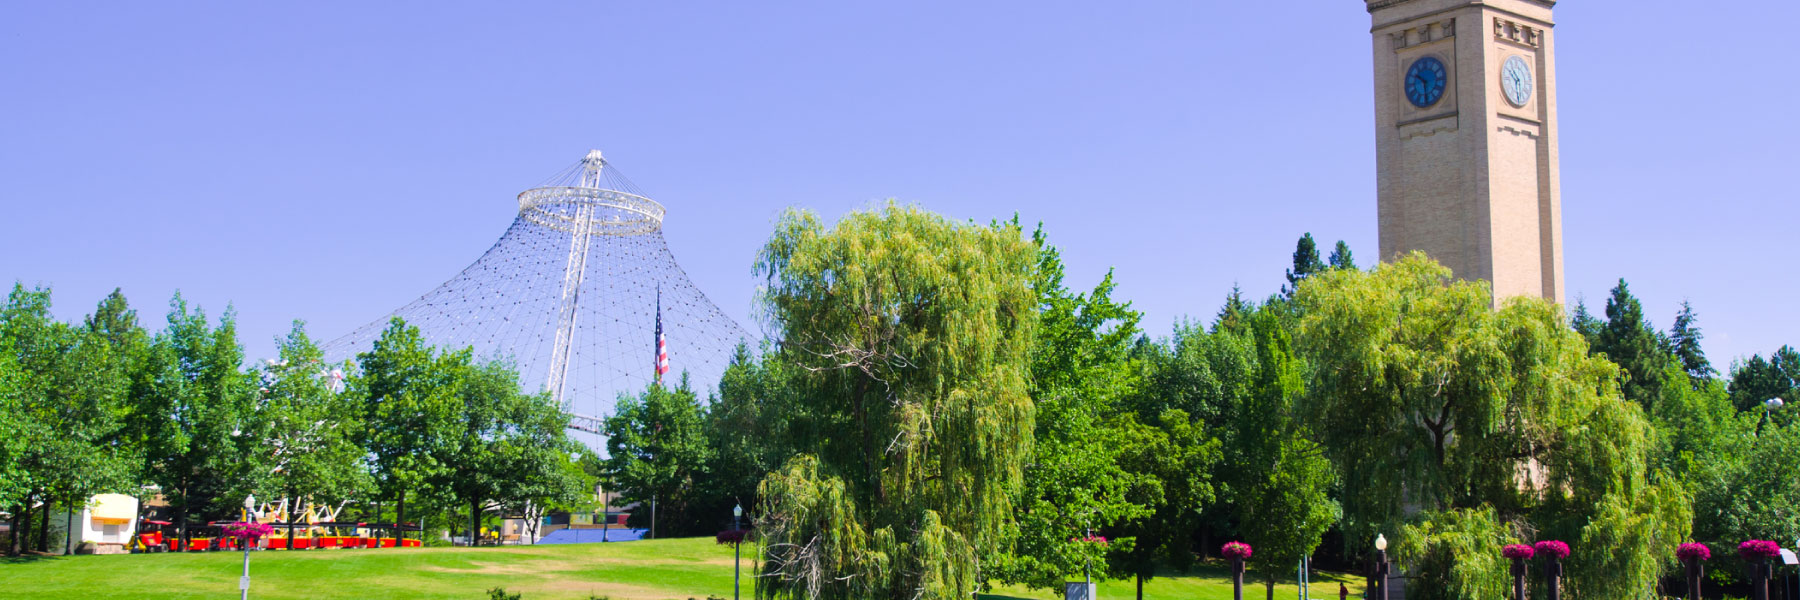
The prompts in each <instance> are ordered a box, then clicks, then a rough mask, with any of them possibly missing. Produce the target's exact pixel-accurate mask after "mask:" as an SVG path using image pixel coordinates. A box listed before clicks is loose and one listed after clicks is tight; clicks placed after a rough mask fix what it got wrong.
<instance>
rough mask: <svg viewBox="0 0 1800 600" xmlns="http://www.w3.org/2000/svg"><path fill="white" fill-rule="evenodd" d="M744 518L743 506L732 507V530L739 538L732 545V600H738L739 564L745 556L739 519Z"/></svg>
mask: <svg viewBox="0 0 1800 600" xmlns="http://www.w3.org/2000/svg"><path fill="white" fill-rule="evenodd" d="M743 516H744V505H743V504H738V505H736V506H733V507H731V530H732V532H733V534H734V535H735V536H736V537H737V541H735V542H732V544H731V600H738V582H739V578H740V576H739V575H738V564H739V562H740V560H741V558H742V557H743V555H744V551H743V548H744V538H743V535H742V532H743V528H742V527H740V526H738V519H741V518H743Z"/></svg>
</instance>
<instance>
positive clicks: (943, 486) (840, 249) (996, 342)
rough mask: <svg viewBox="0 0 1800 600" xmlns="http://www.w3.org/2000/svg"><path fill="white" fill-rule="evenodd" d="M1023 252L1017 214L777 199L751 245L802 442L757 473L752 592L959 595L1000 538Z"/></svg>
mask: <svg viewBox="0 0 1800 600" xmlns="http://www.w3.org/2000/svg"><path fill="white" fill-rule="evenodd" d="M1036 262H1037V253H1036V252H1035V249H1034V248H1033V246H1032V244H1031V243H1030V241H1029V240H1027V239H1025V238H1024V236H1023V232H1021V231H1020V229H1019V228H1018V226H1016V225H1012V224H995V225H991V226H980V225H975V224H962V223H955V222H952V221H950V220H948V219H945V218H943V217H940V216H937V215H933V214H930V213H927V212H924V211H922V210H918V209H916V208H911V207H903V206H897V205H889V206H886V207H884V208H882V209H880V210H878V211H873V212H857V213H852V214H850V215H847V216H845V217H844V218H843V219H842V220H840V221H838V223H837V224H836V225H835V226H833V227H831V228H829V229H827V228H826V227H825V226H824V224H823V223H821V222H820V221H819V219H818V218H817V217H816V216H813V215H811V214H809V213H804V212H789V213H787V214H786V215H784V216H783V217H782V218H781V220H780V222H779V223H778V224H777V226H776V229H775V233H774V235H773V236H772V237H771V238H770V240H769V242H768V244H767V245H766V246H765V247H764V248H763V250H762V252H761V254H760V256H759V259H758V263H757V264H758V267H757V268H758V271H759V272H760V273H761V274H763V275H764V276H765V277H767V284H766V287H765V288H764V292H763V300H762V301H763V304H764V307H765V311H766V314H767V316H768V320H769V322H770V323H771V324H773V325H775V326H776V327H777V328H778V329H779V330H780V331H781V336H782V338H781V340H780V344H781V345H780V349H779V350H778V352H779V353H780V354H781V355H782V356H783V358H784V359H785V360H788V361H790V362H791V363H793V364H794V365H796V367H797V368H798V369H800V370H801V371H802V372H801V373H798V374H797V377H796V378H795V379H796V381H795V385H796V386H797V387H798V388H799V389H800V390H801V393H799V394H797V395H796V402H797V407H798V409H799V410H798V411H797V412H799V413H801V414H802V415H803V416H802V417H800V418H803V419H805V421H806V422H805V423H804V424H801V425H799V426H798V427H797V430H798V431H797V437H798V438H799V443H797V444H796V448H798V449H799V450H800V451H801V452H802V454H800V455H799V456H797V457H795V458H794V459H793V460H790V461H789V462H788V463H787V465H786V466H784V467H783V468H782V469H781V470H780V471H777V472H776V473H772V474H770V475H769V477H768V478H767V479H765V480H764V482H763V484H762V489H761V492H762V494H761V495H762V497H763V502H764V511H763V514H762V515H761V517H760V518H759V520H758V525H759V527H761V528H762V535H763V539H764V540H765V544H766V545H767V552H766V555H765V557H764V565H763V573H764V576H765V577H766V579H765V580H764V581H765V582H766V584H765V585H763V586H758V593H759V594H761V595H764V596H784V597H809V598H810V597H832V598H868V597H888V598H965V597H967V596H968V595H969V594H970V593H971V592H973V591H974V588H975V585H976V584H977V579H978V572H977V566H978V563H977V560H978V557H980V556H984V555H989V554H993V553H995V552H997V551H998V550H999V549H1000V548H1001V547H1002V546H1003V545H1004V544H1006V543H1007V542H1008V541H1009V540H1010V538H1011V537H1012V536H1013V535H1014V533H1015V532H1014V527H1013V525H1012V522H1011V517H1012V515H1013V506H1014V505H1013V502H1014V499H1015V498H1016V497H1017V494H1018V493H1019V491H1020V488H1021V485H1022V480H1023V478H1024V470H1025V465H1026V463H1027V461H1028V460H1029V456H1030V451H1031V447H1032V423H1033V422H1034V415H1033V406H1032V402H1031V398H1030V395H1029V382H1030V379H1029V377H1030V371H1029V370H1030V349H1031V341H1032V340H1033V339H1034V329H1035V325H1036V311H1035V310H1034V307H1035V305H1036V301H1037V299H1036V297H1035V295H1034V294H1033V293H1032V284H1031V273H1032V269H1033V268H1034V266H1035V265H1036Z"/></svg>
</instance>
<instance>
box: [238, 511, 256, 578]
mask: <svg viewBox="0 0 1800 600" xmlns="http://www.w3.org/2000/svg"><path fill="white" fill-rule="evenodd" d="M255 510H256V494H249V495H246V496H244V522H245V523H249V522H250V519H251V518H252V517H251V516H250V515H251V513H252V512H254V511H255ZM238 543H240V544H243V545H244V576H243V577H242V578H240V579H238V591H239V592H241V593H242V596H241V599H242V600H250V537H249V536H245V537H243V538H240V539H239V540H238Z"/></svg>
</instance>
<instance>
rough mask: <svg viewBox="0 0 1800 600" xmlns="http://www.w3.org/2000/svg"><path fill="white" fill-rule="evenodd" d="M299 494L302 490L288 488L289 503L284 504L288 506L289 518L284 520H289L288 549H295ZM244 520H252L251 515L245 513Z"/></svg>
mask: <svg viewBox="0 0 1800 600" xmlns="http://www.w3.org/2000/svg"><path fill="white" fill-rule="evenodd" d="M299 496H300V492H299V491H298V490H288V497H287V503H286V504H285V505H284V506H286V507H287V518H286V519H284V520H286V521H287V549H288V550H293V549H294V498H298V497H299ZM244 520H246V521H248V520H250V515H244Z"/></svg>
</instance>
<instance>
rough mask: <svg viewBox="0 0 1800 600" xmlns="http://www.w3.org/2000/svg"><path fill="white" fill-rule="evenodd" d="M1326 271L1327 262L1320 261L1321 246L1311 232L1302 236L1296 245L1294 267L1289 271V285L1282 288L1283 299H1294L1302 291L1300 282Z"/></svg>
mask: <svg viewBox="0 0 1800 600" xmlns="http://www.w3.org/2000/svg"><path fill="white" fill-rule="evenodd" d="M1324 270H1325V261H1322V260H1320V259H1319V246H1318V244H1317V243H1316V242H1314V241H1313V236H1312V233H1311V232H1308V233H1306V234H1305V235H1302V236H1300V241H1299V242H1296V243H1295V244H1294V266H1293V267H1292V268H1290V269H1288V271H1287V285H1285V286H1282V288H1281V295H1282V297H1283V298H1292V297H1293V296H1294V292H1295V291H1296V290H1298V289H1300V282H1301V281H1304V280H1305V279H1306V278H1307V277H1311V276H1312V275H1313V274H1314V273H1318V272H1321V271H1324Z"/></svg>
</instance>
